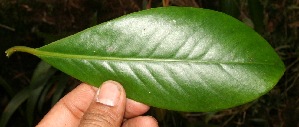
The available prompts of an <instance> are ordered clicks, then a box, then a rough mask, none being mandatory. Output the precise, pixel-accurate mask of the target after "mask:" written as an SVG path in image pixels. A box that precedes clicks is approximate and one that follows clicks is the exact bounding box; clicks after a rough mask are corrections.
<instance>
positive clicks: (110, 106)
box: [80, 81, 126, 127]
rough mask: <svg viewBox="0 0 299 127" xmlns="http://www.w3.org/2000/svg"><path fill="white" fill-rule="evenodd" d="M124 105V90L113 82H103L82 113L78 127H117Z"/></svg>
mask: <svg viewBox="0 0 299 127" xmlns="http://www.w3.org/2000/svg"><path fill="white" fill-rule="evenodd" d="M125 104H126V93H125V90H124V88H123V87H122V86H121V85H120V84H119V83H117V82H114V81H106V82H104V83H103V84H102V86H101V87H100V88H99V89H98V91H97V93H96V95H95V100H94V101H92V102H91V104H90V106H89V108H88V109H87V111H86V112H85V113H84V116H83V118H82V119H81V122H80V127H93V126H100V127H119V126H120V125H121V123H122V121H123V117H124V112H125V107H126V106H125Z"/></svg>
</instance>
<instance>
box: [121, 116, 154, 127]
mask: <svg viewBox="0 0 299 127" xmlns="http://www.w3.org/2000/svg"><path fill="white" fill-rule="evenodd" d="M158 126H159V124H158V122H157V120H156V119H155V118H154V117H152V116H138V117H135V118H132V119H129V120H127V121H125V122H124V123H123V125H122V127H158Z"/></svg>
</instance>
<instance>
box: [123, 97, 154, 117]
mask: <svg viewBox="0 0 299 127" xmlns="http://www.w3.org/2000/svg"><path fill="white" fill-rule="evenodd" d="M149 108H150V107H149V106H148V105H145V104H143V103H140V102H137V101H134V100H132V99H127V103H126V111H125V118H132V117H136V116H139V115H142V114H144V113H146V112H147V111H148V110H149Z"/></svg>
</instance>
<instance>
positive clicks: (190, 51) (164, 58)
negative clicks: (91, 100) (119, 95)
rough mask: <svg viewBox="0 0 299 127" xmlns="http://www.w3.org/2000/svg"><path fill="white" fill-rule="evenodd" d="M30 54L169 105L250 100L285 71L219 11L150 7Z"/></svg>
mask: <svg viewBox="0 0 299 127" xmlns="http://www.w3.org/2000/svg"><path fill="white" fill-rule="evenodd" d="M15 51H21V52H28V53H31V54H34V55H36V56H38V57H40V58H41V59H43V60H44V61H46V62H48V63H49V64H51V65H53V66H54V67H56V68H58V69H60V70H62V71H63V72H65V73H67V74H69V75H71V76H73V77H75V78H77V79H79V80H81V81H83V82H87V83H89V84H92V85H94V86H99V85H100V84H101V83H102V82H104V81H106V80H115V81H118V82H120V83H121V84H122V85H123V86H124V88H125V90H126V92H127V97H128V98H131V99H134V100H136V101H139V102H142V103H145V104H148V105H151V106H155V107H159V108H165V109H169V110H178V111H215V110H221V109H225V108H230V107H234V106H237V105H240V104H244V103H247V102H249V101H252V100H255V99H257V98H258V97H260V96H261V95H263V94H265V93H266V92H268V91H269V90H270V89H271V88H273V86H274V85H275V84H276V83H277V82H278V80H279V79H280V77H281V76H282V75H283V73H284V70H285V68H284V65H283V63H282V61H281V60H280V58H279V57H278V55H277V54H276V53H275V51H274V50H273V48H272V47H271V46H270V45H269V44H268V43H267V42H266V41H265V40H264V39H263V38H262V37H261V36H260V35H259V34H257V33H256V32H255V31H254V30H252V29H251V28H249V27H248V26H246V25H245V24H243V23H242V22H240V21H238V20H236V19H234V18H232V17H230V16H228V15H226V14H223V13H220V12H216V11H212V10H207V9H199V8H187V7H164V8H155V9H150V10H145V11H140V12H137V13H132V14H129V15H126V16H123V17H120V18H117V19H115V20H112V21H109V22H106V23H103V24H100V25H97V26H94V27H92V28H89V29H86V30H84V31H82V32H79V33H77V34H74V35H72V36H69V37H66V38H64V39H61V40H58V41H56V42H54V43H51V44H49V45H46V46H43V47H41V48H37V49H32V48H27V47H18V46H17V47H12V48H10V49H8V50H7V55H8V56H9V55H11V54H12V53H13V52H15Z"/></svg>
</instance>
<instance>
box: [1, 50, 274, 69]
mask: <svg viewBox="0 0 299 127" xmlns="http://www.w3.org/2000/svg"><path fill="white" fill-rule="evenodd" d="M16 51H19V52H27V53H30V54H34V55H36V56H39V57H56V58H69V59H84V60H103V61H148V62H184V63H202V64H242V65H248V64H252V65H270V66H274V65H276V64H275V63H274V62H273V63H265V62H238V61H199V60H190V59H167V58H165V59H162V58H126V57H103V56H87V55H75V54H65V53H57V52H49V51H42V50H39V49H34V48H28V47H24V46H16V47H13V48H10V49H9V50H7V51H6V52H7V55H8V56H10V55H11V54H12V53H13V52H16Z"/></svg>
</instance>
